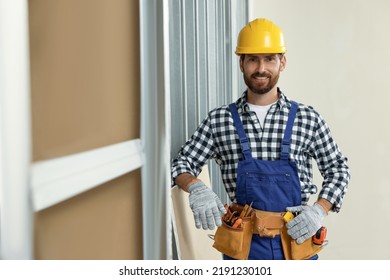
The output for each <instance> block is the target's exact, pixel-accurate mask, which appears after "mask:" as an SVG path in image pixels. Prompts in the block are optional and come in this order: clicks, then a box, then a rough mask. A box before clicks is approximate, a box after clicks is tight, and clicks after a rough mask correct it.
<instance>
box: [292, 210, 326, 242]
mask: <svg viewBox="0 0 390 280" xmlns="http://www.w3.org/2000/svg"><path fill="white" fill-rule="evenodd" d="M286 210H287V211H290V212H292V213H295V212H300V214H298V216H296V217H295V218H294V219H292V220H291V221H290V222H288V223H287V224H286V227H287V229H288V230H287V233H288V234H289V235H290V236H291V237H292V238H293V239H295V240H296V241H297V243H298V244H302V243H303V242H304V241H305V240H307V239H309V238H310V237H312V236H313V235H314V234H315V233H316V232H317V230H319V229H320V228H321V226H322V221H323V220H324V218H325V217H326V211H325V209H324V208H323V207H322V206H321V205H319V204H317V203H314V205H313V206H295V207H287V208H286Z"/></svg>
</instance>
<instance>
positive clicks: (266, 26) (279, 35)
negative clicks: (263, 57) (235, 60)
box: [236, 18, 287, 55]
mask: <svg viewBox="0 0 390 280" xmlns="http://www.w3.org/2000/svg"><path fill="white" fill-rule="evenodd" d="M286 51H287V50H286V45H285V43H284V35H283V32H282V30H281V29H280V28H279V27H278V26H277V25H276V24H274V23H273V22H272V21H269V20H267V19H265V18H258V19H255V20H253V21H251V22H249V23H248V25H246V26H245V27H244V28H243V29H241V31H240V33H239V34H238V40H237V48H236V54H237V55H241V54H250V53H252V54H254V53H285V52H286Z"/></svg>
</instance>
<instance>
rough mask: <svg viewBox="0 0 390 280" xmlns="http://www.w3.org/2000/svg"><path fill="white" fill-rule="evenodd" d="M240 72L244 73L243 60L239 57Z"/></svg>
mask: <svg viewBox="0 0 390 280" xmlns="http://www.w3.org/2000/svg"><path fill="white" fill-rule="evenodd" d="M240 70H241V72H243V73H244V59H243V58H241V57H240Z"/></svg>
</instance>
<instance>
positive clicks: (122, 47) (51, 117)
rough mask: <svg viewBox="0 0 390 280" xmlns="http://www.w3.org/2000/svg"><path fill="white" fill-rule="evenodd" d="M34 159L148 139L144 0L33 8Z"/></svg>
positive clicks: (44, 0)
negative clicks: (142, 64) (143, 127)
mask: <svg viewBox="0 0 390 280" xmlns="http://www.w3.org/2000/svg"><path fill="white" fill-rule="evenodd" d="M29 21H30V52H31V87H32V88H31V90H32V93H31V102H32V137H33V149H32V154H33V155H32V156H33V160H34V161H37V160H43V159H49V158H53V157H58V156H63V155H68V154H72V153H76V152H81V151H85V150H89V149H93V148H98V147H102V146H105V145H110V144H114V143H119V142H123V141H126V140H130V139H134V138H139V137H140V135H139V134H140V133H139V130H140V121H139V115H140V109H139V108H140V95H139V87H140V86H139V78H140V77H139V31H138V30H139V16H138V1H127V0H118V1H108V0H98V1H96V0H84V1H76V0H57V1H48V0H35V1H29Z"/></svg>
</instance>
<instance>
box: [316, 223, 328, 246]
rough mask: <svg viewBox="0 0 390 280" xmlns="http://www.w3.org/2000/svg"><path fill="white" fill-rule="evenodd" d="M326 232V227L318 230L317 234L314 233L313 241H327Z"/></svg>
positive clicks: (319, 243) (321, 242) (320, 243)
mask: <svg viewBox="0 0 390 280" xmlns="http://www.w3.org/2000/svg"><path fill="white" fill-rule="evenodd" d="M326 233H327V229H326V227H321V228H320V229H319V230H317V232H316V234H314V235H313V243H314V244H316V245H322V244H323V243H324V242H325V238H326Z"/></svg>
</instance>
